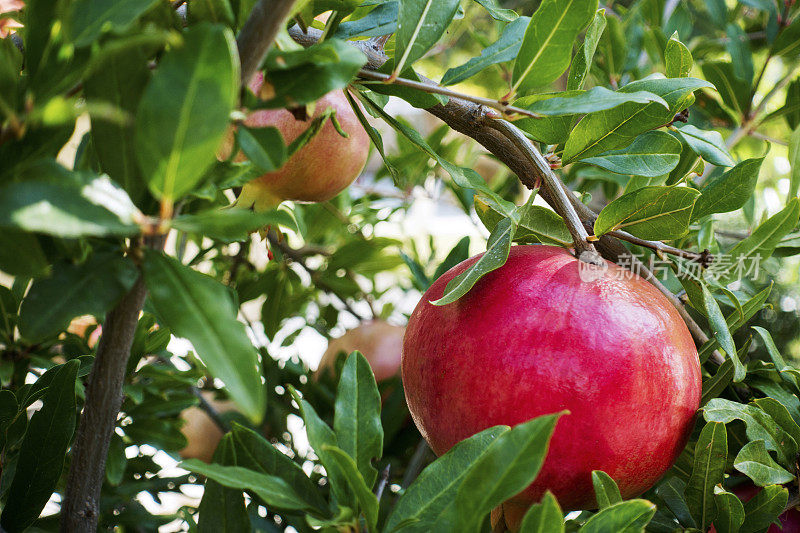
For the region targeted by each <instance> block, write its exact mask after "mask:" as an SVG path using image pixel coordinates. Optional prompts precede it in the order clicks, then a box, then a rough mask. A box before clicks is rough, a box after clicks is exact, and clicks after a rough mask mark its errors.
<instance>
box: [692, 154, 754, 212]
mask: <svg viewBox="0 0 800 533" xmlns="http://www.w3.org/2000/svg"><path fill="white" fill-rule="evenodd" d="M763 162H764V157H756V158H753V159H745V160H744V161H742V162H741V163H739V164H738V165H736V166H735V167H733V168H732V169H730V170H729V171H727V172H725V173H724V174H720V175H718V176H716V177H714V178H712V179H710V180H709V181H708V183H707V184H706V185H705V186H704V187H703V189H702V190H701V191H700V192H701V193H702V194H701V195H700V198H698V199H697V204H695V209H694V212H693V213H692V219H693V220H697V219H699V218H702V217H704V216H706V215H710V214H712V213H727V212H729V211H734V210H736V209H739V208H740V207H742V206H743V205H744V204H745V203H746V202H747V200H749V199H750V197H751V196H752V195H753V191H754V190H755V188H756V182H757V181H758V173H759V170H760V169H761V163H763Z"/></svg>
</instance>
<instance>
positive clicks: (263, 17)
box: [236, 0, 295, 85]
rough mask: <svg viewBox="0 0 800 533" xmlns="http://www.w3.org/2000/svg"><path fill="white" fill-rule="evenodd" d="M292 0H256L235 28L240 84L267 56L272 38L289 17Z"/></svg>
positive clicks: (246, 80)
mask: <svg viewBox="0 0 800 533" xmlns="http://www.w3.org/2000/svg"><path fill="white" fill-rule="evenodd" d="M294 4H295V0H259V1H258V3H257V4H256V5H255V7H253V10H252V11H251V12H250V16H249V17H248V19H247V21H246V22H245V23H244V26H243V27H242V31H240V32H239V37H238V38H237V39H236V46H237V47H238V48H239V58H240V61H241V64H242V85H245V84H247V82H249V81H250V78H252V77H253V74H255V73H256V70H258V67H259V66H261V62H262V61H264V58H265V57H267V52H268V51H269V47H270V46H271V45H272V42H273V41H274V40H275V37H277V35H278V32H280V30H281V28H282V27H283V24H284V21H285V20H286V19H287V18H288V17H289V15H290V14H291V11H292V7H293V6H294Z"/></svg>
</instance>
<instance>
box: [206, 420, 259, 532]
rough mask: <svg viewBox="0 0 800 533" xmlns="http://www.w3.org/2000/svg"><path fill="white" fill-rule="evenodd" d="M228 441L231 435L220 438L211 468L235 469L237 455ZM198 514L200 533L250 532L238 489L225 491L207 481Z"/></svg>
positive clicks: (240, 490)
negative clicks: (226, 467) (228, 467)
mask: <svg viewBox="0 0 800 533" xmlns="http://www.w3.org/2000/svg"><path fill="white" fill-rule="evenodd" d="M231 440H232V439H231V435H230V433H229V434H227V435H225V436H224V437H222V440H221V441H220V443H219V444H218V445H217V449H216V450H215V451H214V458H213V462H214V464H218V465H222V466H236V453H235V452H234V450H233V444H232V442H231ZM197 510H198V511H199V513H200V519H199V523H198V529H197V531H198V532H199V533H219V532H225V533H227V532H231V533H233V532H235V531H247V530H248V529H249V528H250V519H249V518H248V516H247V510H246V509H245V506H244V494H243V493H242V489H241V488H238V487H237V488H233V489H231V488H227V487H224V486H222V485H220V484H219V483H217V482H216V481H214V480H213V479H207V480H206V483H205V486H204V487H203V498H202V499H201V500H200V505H199V506H198V509H197Z"/></svg>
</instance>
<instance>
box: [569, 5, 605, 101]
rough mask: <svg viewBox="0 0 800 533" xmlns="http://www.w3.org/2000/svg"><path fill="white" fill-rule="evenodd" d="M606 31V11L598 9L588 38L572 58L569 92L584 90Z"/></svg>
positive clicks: (589, 29)
mask: <svg viewBox="0 0 800 533" xmlns="http://www.w3.org/2000/svg"><path fill="white" fill-rule="evenodd" d="M605 29H606V10H605V9H598V10H597V12H596V13H595V14H594V18H593V19H592V22H591V24H589V27H588V28H587V29H586V37H585V38H584V39H583V42H582V43H581V46H580V47H579V48H578V51H577V53H576V54H575V56H574V57H573V58H572V65H571V66H570V67H569V74H568V75H567V90H568V91H573V90H576V89H583V84H584V83H585V82H586V75H587V74H589V70H590V69H591V66H592V60H593V59H594V53H595V51H596V50H597V44H598V43H599V42H600V37H601V36H602V35H603V30H605Z"/></svg>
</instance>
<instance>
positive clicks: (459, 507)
mask: <svg viewBox="0 0 800 533" xmlns="http://www.w3.org/2000/svg"><path fill="white" fill-rule="evenodd" d="M562 414H565V413H557V414H552V415H545V416H540V417H538V418H534V419H533V420H529V421H528V422H524V423H522V424H519V425H517V426H514V427H513V428H511V431H508V432H506V433H504V434H502V435H500V436H499V437H497V440H495V441H494V442H492V443H491V444H490V445H489V447H488V448H487V449H486V453H484V454H483V455H481V457H480V458H479V459H478V460H477V461H476V462H475V463H474V464H473V465H472V466H471V467H470V469H469V472H468V473H467V475H466V477H465V478H464V481H463V483H461V485H460V486H459V488H458V490H457V492H456V498H455V501H454V503H453V506H452V507H451V508H450V511H451V513H452V518H451V519H452V520H453V522H451V523H452V524H453V525H455V526H456V527H455V528H454V530H455V531H462V532H478V531H480V526H481V524H482V522H483V517H484V516H485V515H487V514H488V513H489V512H490V511H491V510H492V509H494V508H495V507H496V506H498V505H500V504H501V503H503V502H504V501H505V500H507V499H508V498H511V497H512V496H514V495H516V494H517V493H519V492H520V491H521V490H523V489H524V488H525V487H527V486H528V485H530V484H531V482H532V481H533V480H534V479H535V478H536V475H537V474H538V473H539V470H540V469H541V467H542V463H544V458H545V455H546V454H547V447H548V445H549V443H550V437H551V436H552V434H553V429H554V428H555V426H556V422H558V419H559V417H560V416H561V415H562ZM442 518H448V513H442ZM437 530H438V529H437Z"/></svg>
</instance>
